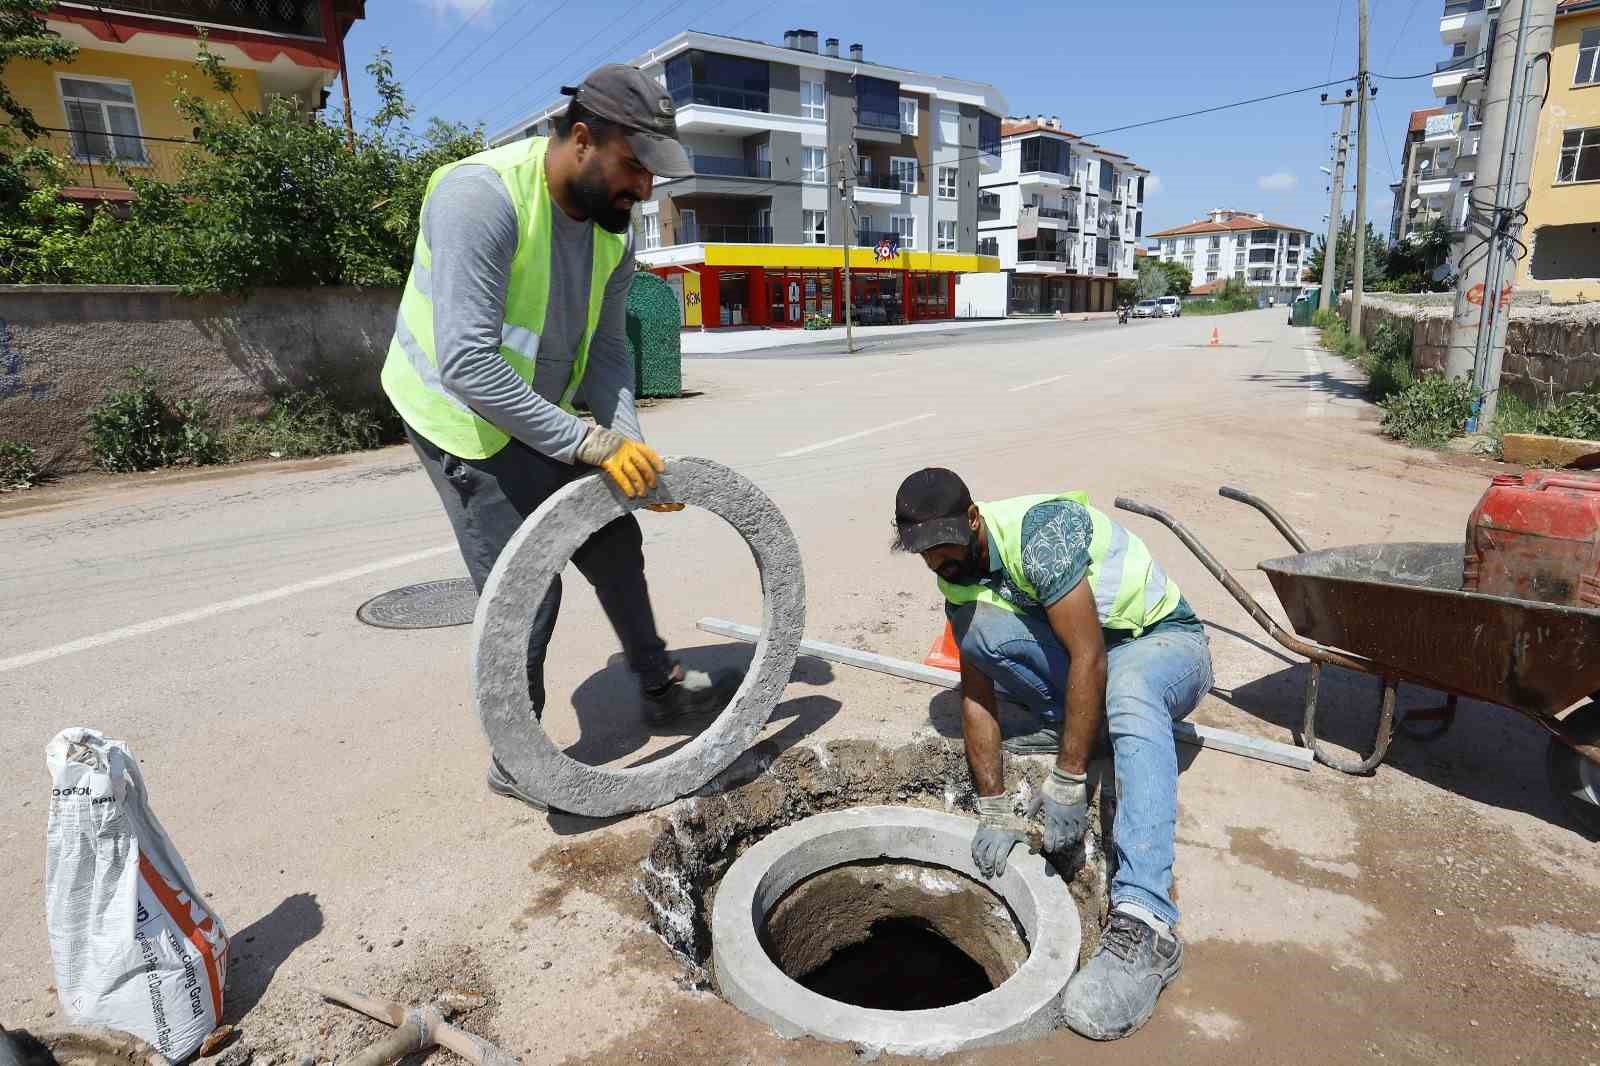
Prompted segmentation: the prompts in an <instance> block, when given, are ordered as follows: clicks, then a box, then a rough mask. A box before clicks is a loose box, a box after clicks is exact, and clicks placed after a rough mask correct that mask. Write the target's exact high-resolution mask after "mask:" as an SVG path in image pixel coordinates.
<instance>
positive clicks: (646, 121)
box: [561, 63, 694, 178]
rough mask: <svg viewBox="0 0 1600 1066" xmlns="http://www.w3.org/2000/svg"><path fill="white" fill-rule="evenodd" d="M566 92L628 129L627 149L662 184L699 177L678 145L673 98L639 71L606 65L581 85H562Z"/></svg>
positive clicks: (626, 67)
mask: <svg viewBox="0 0 1600 1066" xmlns="http://www.w3.org/2000/svg"><path fill="white" fill-rule="evenodd" d="M561 92H562V93H563V94H564V95H566V96H570V97H572V98H573V99H574V100H576V101H578V103H580V104H582V105H583V106H584V107H586V108H588V109H589V110H590V111H591V112H593V113H594V114H596V115H598V116H599V117H601V118H603V119H609V120H610V121H612V122H615V123H616V124H617V125H619V126H622V127H625V128H626V130H627V132H626V133H624V134H623V136H624V137H626V138H627V140H628V147H629V148H632V149H633V154H634V155H636V156H638V157H639V162H641V163H643V164H644V166H645V169H646V170H648V171H650V173H652V174H655V175H657V176H658V177H663V178H686V177H688V176H689V175H691V174H693V173H694V166H693V165H692V164H691V163H690V162H689V153H688V152H686V151H684V150H683V145H682V144H679V143H678V121H677V119H676V118H674V117H673V113H674V111H675V110H676V109H675V108H674V107H673V106H672V97H671V96H669V95H668V94H667V91H666V90H665V89H663V88H662V87H661V86H660V85H659V84H657V83H656V81H655V79H654V78H651V77H650V76H649V75H647V74H646V73H645V72H644V71H642V70H640V69H639V68H638V67H630V66H628V65H627V64H625V63H607V64H606V65H605V66H603V67H600V68H599V69H598V70H596V71H595V72H594V73H592V74H590V75H589V76H588V77H587V78H585V79H583V84H582V85H577V86H573V85H563V86H562V87H561Z"/></svg>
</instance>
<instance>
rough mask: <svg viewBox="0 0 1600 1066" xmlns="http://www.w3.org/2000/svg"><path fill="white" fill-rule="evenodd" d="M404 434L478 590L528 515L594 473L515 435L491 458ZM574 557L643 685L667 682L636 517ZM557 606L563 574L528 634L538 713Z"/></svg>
mask: <svg viewBox="0 0 1600 1066" xmlns="http://www.w3.org/2000/svg"><path fill="white" fill-rule="evenodd" d="M406 436H407V437H409V438H410V440H411V447H412V448H414V449H416V452H417V455H418V456H419V457H420V458H421V459H422V468H423V469H424V470H426V471H427V472H428V479H429V480H430V481H432V482H433V487H434V488H435V489H437V490H438V492H439V499H440V500H441V501H443V503H444V511H445V514H446V515H448V516H449V518H450V525H451V528H453V529H454V530H455V533H456V543H457V544H458V545H460V547H461V557H462V559H463V560H465V562H466V564H467V572H468V573H469V574H471V575H472V583H473V584H474V585H476V586H477V588H478V592H479V593H480V594H481V593H482V592H483V586H484V583H485V582H487V581H488V580H489V572H490V571H491V570H493V569H494V564H495V560H497V559H499V558H500V552H501V550H502V549H503V548H505V546H506V544H507V542H509V541H510V540H511V537H512V535H513V534H514V533H516V531H517V530H518V528H520V527H521V525H522V522H523V520H524V519H526V518H527V517H528V516H529V515H530V514H532V513H533V512H534V511H535V510H537V509H538V507H539V505H540V504H542V503H544V501H545V500H547V499H549V498H550V496H551V495H552V494H553V493H554V492H555V491H556V490H557V489H559V488H560V487H561V486H563V485H565V484H566V483H567V482H569V481H571V480H572V479H573V478H577V477H582V476H583V475H584V474H587V473H591V472H592V469H591V468H590V467H586V466H580V465H569V464H567V463H563V462H561V461H560V460H558V459H552V458H550V457H549V456H548V455H542V454H540V453H539V452H536V451H534V450H533V449H532V448H530V447H528V446H527V445H526V444H523V443H522V442H521V441H519V440H517V439H516V438H515V437H513V438H512V439H511V442H510V443H509V444H507V445H506V446H505V447H504V448H502V449H500V451H498V452H496V453H495V454H494V455H492V456H490V457H489V458H487V459H463V458H461V457H460V456H456V455H451V454H450V453H449V452H447V451H444V450H442V449H440V448H439V447H437V446H436V445H434V444H433V442H432V441H429V440H428V439H427V438H426V437H423V436H422V435H421V434H419V433H417V432H416V431H415V430H413V429H412V428H411V427H410V426H407V427H406ZM572 562H573V564H574V565H575V566H577V568H578V572H579V573H581V574H582V575H583V576H584V577H585V578H587V579H588V581H589V584H591V585H593V586H594V591H595V595H596V596H598V597H599V599H600V606H601V607H602V608H604V609H605V612H606V617H607V618H608V619H610V620H611V628H612V629H614V630H616V633H617V639H618V640H619V641H621V643H622V652H623V655H624V657H625V658H626V659H627V661H628V668H629V669H630V670H632V671H633V673H634V675H635V676H636V677H638V679H639V684H640V685H641V686H642V687H643V688H646V689H655V688H660V687H661V686H662V685H665V684H666V683H667V680H668V678H669V676H670V675H671V673H672V660H671V659H670V658H668V657H667V645H666V642H665V641H663V640H662V639H661V635H660V633H658V632H657V631H656V619H655V614H654V612H652V611H651V609H650V590H649V587H648V586H647V585H646V584H645V579H644V535H643V534H642V533H641V532H640V530H639V522H638V520H637V519H635V518H634V517H633V515H631V514H627V515H623V516H622V517H621V518H618V519H615V520H614V521H612V522H608V523H607V524H606V525H605V526H603V527H602V528H601V529H600V530H599V531H598V532H596V533H595V534H594V535H593V536H591V537H590V538H589V539H588V540H587V541H585V542H584V544H583V546H582V547H581V548H579V549H578V550H577V551H576V552H574V553H573V555H572ZM560 610H561V577H560V575H559V574H558V575H557V576H556V578H555V580H554V581H553V582H551V584H550V591H549V592H548V593H547V594H546V595H545V598H544V602H543V603H542V604H540V605H539V610H538V611H537V612H536V613H535V615H534V619H533V631H532V632H531V633H530V634H529V636H528V695H529V696H530V697H531V699H532V701H533V709H534V713H535V714H536V715H537V714H539V713H541V712H542V711H543V710H544V698H545V694H544V660H545V653H546V651H547V650H548V649H549V647H550V635H551V634H552V633H553V632H555V627H556V615H557V614H558V613H559V612H560Z"/></svg>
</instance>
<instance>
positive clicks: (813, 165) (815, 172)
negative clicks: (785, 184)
mask: <svg viewBox="0 0 1600 1066" xmlns="http://www.w3.org/2000/svg"><path fill="white" fill-rule="evenodd" d="M800 151H801V157H800V158H801V164H802V166H803V167H804V174H803V175H802V178H801V180H803V181H805V182H808V183H809V184H812V185H825V184H827V181H828V152H827V149H825V148H802V149H801V150H800Z"/></svg>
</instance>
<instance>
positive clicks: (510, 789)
mask: <svg viewBox="0 0 1600 1066" xmlns="http://www.w3.org/2000/svg"><path fill="white" fill-rule="evenodd" d="M485 782H486V783H487V784H488V786H489V791H490V792H493V793H494V794H495V795H497V796H509V797H511V798H512V799H515V800H521V801H522V802H523V803H526V804H527V805H528V806H530V807H532V808H533V809H534V810H536V811H539V812H540V813H542V814H549V813H551V809H550V805H549V804H548V803H546V802H545V801H544V800H542V799H539V798H538V797H537V796H534V795H532V794H531V793H529V792H526V791H524V790H523V788H522V786H520V785H518V784H517V783H516V781H515V780H513V779H512V777H511V775H510V774H508V773H506V769H505V767H503V766H501V765H500V760H499V759H496V758H493V757H491V758H490V759H489V774H488V776H487V778H486V779H485ZM554 813H556V814H560V813H561V812H560V811H555V812H554Z"/></svg>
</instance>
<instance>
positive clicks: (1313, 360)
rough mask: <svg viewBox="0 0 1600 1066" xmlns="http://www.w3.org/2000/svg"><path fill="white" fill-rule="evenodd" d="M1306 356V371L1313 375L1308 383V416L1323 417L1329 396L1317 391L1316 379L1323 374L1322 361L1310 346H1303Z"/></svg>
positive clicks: (1302, 349)
mask: <svg viewBox="0 0 1600 1066" xmlns="http://www.w3.org/2000/svg"><path fill="white" fill-rule="evenodd" d="M1300 351H1301V352H1303V353H1304V354H1305V357H1306V371H1307V372H1308V373H1309V374H1310V375H1311V377H1312V379H1313V380H1312V381H1310V382H1308V383H1307V385H1306V388H1307V390H1308V391H1307V392H1306V417H1307V418H1321V417H1322V414H1323V412H1324V411H1325V410H1326V407H1327V397H1325V396H1321V395H1319V394H1318V392H1317V384H1316V381H1315V379H1316V378H1319V377H1321V376H1322V363H1321V361H1320V360H1318V359H1317V353H1316V352H1314V351H1312V350H1311V349H1310V348H1301V349H1300Z"/></svg>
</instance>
